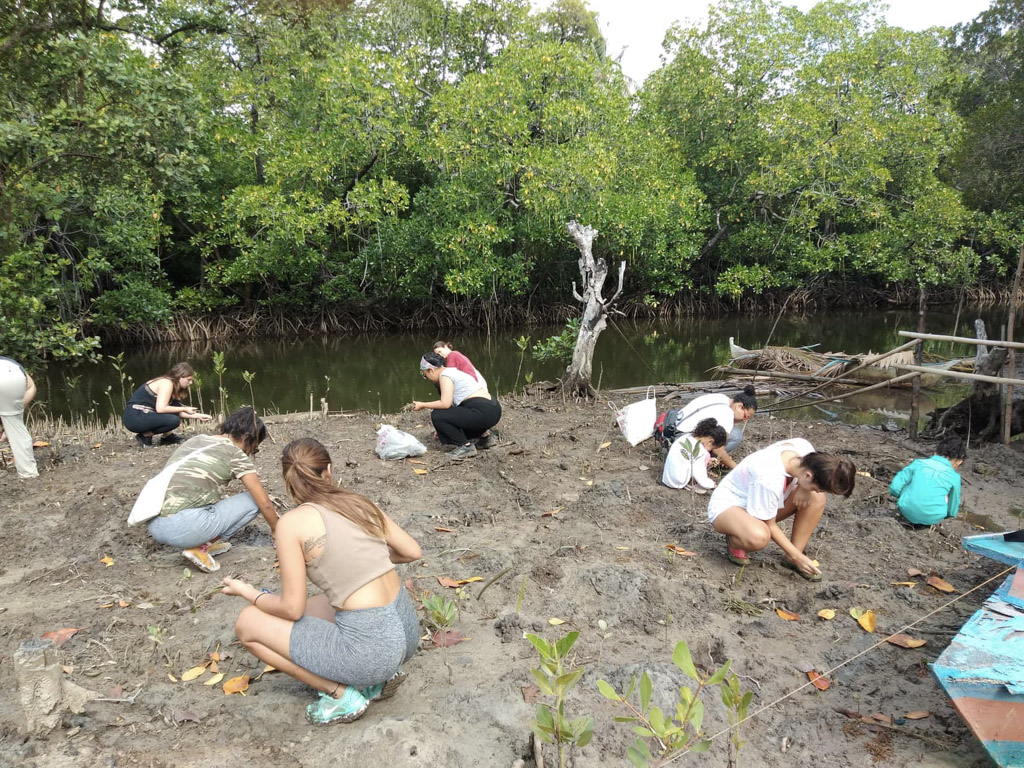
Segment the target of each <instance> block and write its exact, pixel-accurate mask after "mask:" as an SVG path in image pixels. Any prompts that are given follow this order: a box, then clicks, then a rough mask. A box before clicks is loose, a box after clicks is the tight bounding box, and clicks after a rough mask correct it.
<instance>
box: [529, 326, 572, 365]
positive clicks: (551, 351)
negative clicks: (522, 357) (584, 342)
mask: <svg viewBox="0 0 1024 768" xmlns="http://www.w3.org/2000/svg"><path fill="white" fill-rule="evenodd" d="M579 335H580V319H579V318H578V317H573V318H570V319H569V320H567V321H566V323H565V329H564V330H563V331H562V332H561V333H560V334H558V335H557V336H549V337H548V338H546V339H544V340H543V341H538V342H537V343H536V344H534V345H533V356H534V357H536V358H537V359H538V360H540V361H541V362H543V361H545V360H558V361H559V362H563V363H568V362H569V361H570V360H572V353H573V349H574V348H575V346H576V338H577V337H578V336H579Z"/></svg>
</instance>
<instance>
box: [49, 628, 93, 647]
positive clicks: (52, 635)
mask: <svg viewBox="0 0 1024 768" xmlns="http://www.w3.org/2000/svg"><path fill="white" fill-rule="evenodd" d="M83 629H88V627H64V628H63V629H55V630H54V631H53V632H46V633H45V634H44V635H43V636H42V637H43V640H53V644H54V645H55V646H57V647H58V648H60V647H61V646H62V645H64V643H66V642H67V641H68V640H69V639H71V636H72V635H74V634H75V633H77V632H81V631H82V630H83Z"/></svg>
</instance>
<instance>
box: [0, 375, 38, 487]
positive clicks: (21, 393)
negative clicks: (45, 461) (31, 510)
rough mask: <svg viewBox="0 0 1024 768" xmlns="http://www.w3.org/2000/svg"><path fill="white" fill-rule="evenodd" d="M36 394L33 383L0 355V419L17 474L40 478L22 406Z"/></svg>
mask: <svg viewBox="0 0 1024 768" xmlns="http://www.w3.org/2000/svg"><path fill="white" fill-rule="evenodd" d="M35 396H36V384H35V382H34V381H32V377H31V376H29V375H28V374H27V373H26V372H25V369H24V368H22V367H21V366H20V365H19V364H18V363H16V362H14V361H13V360H11V359H10V358H9V357H0V422H2V423H3V427H4V428H3V431H4V433H6V435H7V439H8V440H10V443H11V452H12V453H13V454H14V466H15V467H17V469H18V477H24V478H29V477H39V470H37V469H36V457H35V456H34V455H33V453H32V435H30V434H29V433H28V430H27V429H26V428H25V406H26V405H28V404H29V403H31V402H32V400H33V398H34V397H35Z"/></svg>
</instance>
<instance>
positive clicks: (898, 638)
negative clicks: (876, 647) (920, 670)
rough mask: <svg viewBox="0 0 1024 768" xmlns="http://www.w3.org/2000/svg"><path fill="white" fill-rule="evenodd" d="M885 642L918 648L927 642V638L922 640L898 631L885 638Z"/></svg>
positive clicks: (902, 646) (901, 646)
mask: <svg viewBox="0 0 1024 768" xmlns="http://www.w3.org/2000/svg"><path fill="white" fill-rule="evenodd" d="M885 640H886V642H888V643H892V644H893V645H898V646H899V647H900V648H920V647H921V646H922V645H924V644H925V643H927V642H928V641H927V640H922V639H920V638H917V637H911V636H910V635H908V634H906V633H905V632H900V633H899V634H897V635H893V636H892V637H887V638H885Z"/></svg>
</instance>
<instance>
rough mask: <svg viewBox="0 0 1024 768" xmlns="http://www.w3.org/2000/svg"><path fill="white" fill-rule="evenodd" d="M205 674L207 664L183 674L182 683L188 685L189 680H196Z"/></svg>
mask: <svg viewBox="0 0 1024 768" xmlns="http://www.w3.org/2000/svg"><path fill="white" fill-rule="evenodd" d="M205 672H206V665H205V664H203V665H201V666H198V667H192V669H190V670H188V671H187V672H183V673H182V674H181V682H183V683H187V682H188V681H189V680H195V679H196V678H197V677H199V676H201V675H202V674H204V673H205Z"/></svg>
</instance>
